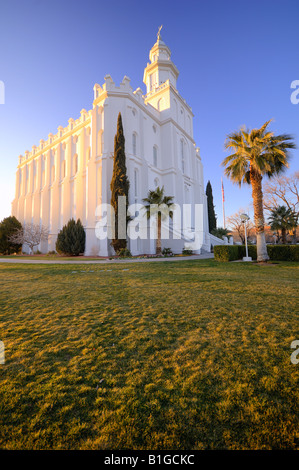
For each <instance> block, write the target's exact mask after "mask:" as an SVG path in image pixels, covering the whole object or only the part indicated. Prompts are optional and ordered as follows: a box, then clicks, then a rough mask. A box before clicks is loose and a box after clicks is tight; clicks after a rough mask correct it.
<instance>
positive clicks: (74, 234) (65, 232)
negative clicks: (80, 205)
mask: <svg viewBox="0 0 299 470" xmlns="http://www.w3.org/2000/svg"><path fill="white" fill-rule="evenodd" d="M85 238H86V236H85V230H84V227H83V225H82V223H81V220H80V219H78V220H77V222H75V220H74V219H71V220H69V221H68V223H67V224H66V225H64V226H63V227H62V229H61V230H60V232H59V233H58V236H57V241H56V251H57V252H58V253H60V254H64V255H70V256H79V255H80V254H82V253H84V251H85Z"/></svg>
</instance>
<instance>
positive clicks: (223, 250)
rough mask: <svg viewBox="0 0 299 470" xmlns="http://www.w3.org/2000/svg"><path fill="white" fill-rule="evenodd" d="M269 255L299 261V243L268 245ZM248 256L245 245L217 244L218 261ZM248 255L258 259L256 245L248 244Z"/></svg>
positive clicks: (215, 251) (284, 259) (273, 257)
mask: <svg viewBox="0 0 299 470" xmlns="http://www.w3.org/2000/svg"><path fill="white" fill-rule="evenodd" d="M267 251H268V255H269V257H270V260H273V261H299V245H267ZM244 256H246V247H245V245H216V246H214V257H215V259H216V260H217V261H236V260H239V259H242V258H243V257H244ZM248 256H251V258H252V259H253V260H256V259H257V254H256V246H255V245H248Z"/></svg>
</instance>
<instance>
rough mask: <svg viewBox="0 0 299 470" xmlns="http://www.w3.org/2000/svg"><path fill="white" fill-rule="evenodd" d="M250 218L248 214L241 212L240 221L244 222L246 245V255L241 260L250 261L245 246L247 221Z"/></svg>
mask: <svg viewBox="0 0 299 470" xmlns="http://www.w3.org/2000/svg"><path fill="white" fill-rule="evenodd" d="M249 219H250V217H249V215H247V214H241V221H242V223H243V224H244V229H245V247H246V256H244V257H243V261H252V258H251V256H248V246H247V221H248V220H249Z"/></svg>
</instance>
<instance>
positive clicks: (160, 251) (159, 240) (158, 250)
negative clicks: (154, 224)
mask: <svg viewBox="0 0 299 470" xmlns="http://www.w3.org/2000/svg"><path fill="white" fill-rule="evenodd" d="M161 219H162V217H161V214H160V213H159V214H158V234H157V241H156V255H161V254H162V249H161Z"/></svg>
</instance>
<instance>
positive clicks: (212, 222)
mask: <svg viewBox="0 0 299 470" xmlns="http://www.w3.org/2000/svg"><path fill="white" fill-rule="evenodd" d="M206 196H207V204H208V219H209V232H210V233H211V232H212V230H214V229H215V228H216V226H217V218H216V214H215V206H214V204H213V191H212V185H211V183H210V181H208V183H207V187H206Z"/></svg>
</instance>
